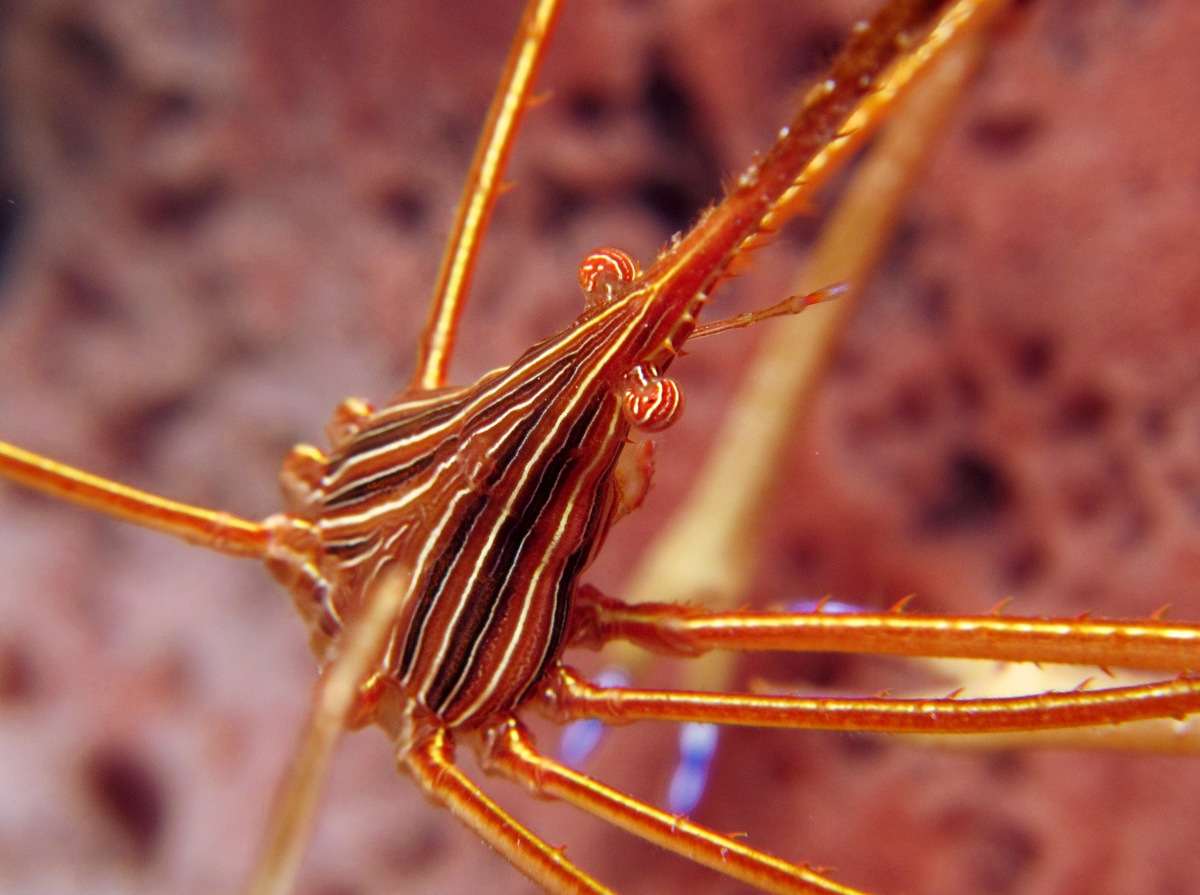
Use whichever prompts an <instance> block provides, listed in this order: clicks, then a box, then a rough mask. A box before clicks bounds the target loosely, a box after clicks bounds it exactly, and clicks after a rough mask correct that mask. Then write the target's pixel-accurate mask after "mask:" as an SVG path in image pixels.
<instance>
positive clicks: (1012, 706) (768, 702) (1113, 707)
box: [543, 668, 1200, 734]
mask: <svg viewBox="0 0 1200 895" xmlns="http://www.w3.org/2000/svg"><path fill="white" fill-rule="evenodd" d="M543 699H544V704H545V706H546V708H547V710H548V711H549V712H550V713H551V714H552V715H553V716H554V717H557V718H561V719H563V720H569V721H575V720H578V719H580V718H599V719H601V720H603V721H608V722H610V723H621V722H625V721H636V720H649V719H654V720H658V721H690V722H703V723H710V724H737V725H746V726H751V727H791V728H802V729H805V730H864V731H875V732H878V733H947V734H955V733H998V732H1008V731H1019V730H1052V729H1054V728H1067V727H1090V726H1095V725H1101V724H1121V723H1124V722H1128V721H1139V720H1143V719H1147V718H1182V717H1184V716H1186V715H1189V714H1193V713H1195V712H1200V678H1181V679H1179V680H1175V681H1166V682H1163V683H1159V684H1146V685H1143V686H1135V687H1113V688H1110V689H1107V690H1095V691H1091V690H1075V691H1071V692H1069V693H1044V694H1040V695H1036V696H1017V697H1009V698H1002V699H952V698H941V699H882V698H867V699H837V698H830V697H798V696H797V697H791V696H750V695H726V694H723V693H687V692H681V691H678V690H635V689H630V688H627V687H596V686H593V685H592V684H589V683H588V682H587V681H585V680H583V679H582V678H580V677H579V676H577V675H576V674H574V673H573V672H572V671H570V670H569V669H566V668H561V669H559V671H558V672H557V673H556V674H554V675H552V677H551V681H550V682H549V684H548V685H547V687H546V689H545V691H544V693H543Z"/></svg>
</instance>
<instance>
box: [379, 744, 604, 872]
mask: <svg viewBox="0 0 1200 895" xmlns="http://www.w3.org/2000/svg"><path fill="white" fill-rule="evenodd" d="M400 763H401V766H402V767H403V768H405V769H407V770H408V771H409V772H410V773H411V774H412V775H413V777H414V778H415V779H416V781H417V782H418V783H419V784H420V785H421V787H422V788H423V789H424V790H425V794H426V795H427V796H429V797H430V798H431V799H432V800H433V801H435V802H437V803H438V804H441V805H444V806H445V807H446V808H449V809H450V812H451V813H452V814H453V815H454V816H455V817H457V818H458V819H459V820H460V821H462V822H463V823H464V824H466V825H467V826H468V827H470V828H471V829H472V830H474V831H475V832H476V833H478V834H479V835H480V836H481V837H482V838H483V839H484V840H485V841H486V842H487V843H488V844H489V845H490V846H491V847H492V848H494V849H495V850H496V851H497V852H499V853H500V854H501V855H502V856H503V857H504V858H506V859H507V860H508V862H509V863H510V864H512V865H513V866H514V867H516V868H517V869H518V870H520V871H521V872H522V873H524V874H525V875H526V876H528V877H529V878H530V879H531V880H533V881H534V882H535V883H537V884H538V885H539V886H541V887H542V888H543V889H545V890H546V891H547V892H549V893H552V895H576V893H593V895H611V892H610V890H609V889H606V888H605V887H604V886H602V885H600V884H599V883H598V882H596V881H595V880H593V879H592V878H591V877H589V876H588V875H587V874H585V873H584V872H583V871H582V870H580V869H579V868H578V867H576V866H575V865H574V864H572V863H571V862H570V861H568V860H567V859H566V858H565V857H564V856H563V852H562V849H557V848H551V847H550V846H549V845H547V844H546V843H545V842H543V841H542V840H541V839H539V838H538V837H537V836H535V835H534V834H533V833H531V832H529V830H527V829H525V827H523V826H521V825H520V824H519V823H517V822H516V821H515V820H513V819H512V818H511V817H510V816H509V815H508V814H506V813H505V812H504V811H503V810H502V809H501V808H500V807H499V806H498V805H497V804H496V803H495V802H493V801H492V800H491V799H489V798H488V797H487V796H486V795H484V793H483V792H482V791H481V790H480V789H479V787H477V786H476V785H475V784H474V783H472V782H471V781H470V780H469V779H468V778H467V776H466V775H465V774H464V773H463V772H462V771H461V770H459V769H458V767H457V765H455V764H454V745H453V742H452V740H451V737H450V732H449V731H448V730H446V728H444V727H439V728H435V729H434V730H433V731H431V732H430V733H429V734H427V735H425V736H423V737H418V738H417V740H416V742H415V743H414V744H413V746H412V748H411V749H409V750H406V751H405V752H403V753H402V754H401V756H400Z"/></svg>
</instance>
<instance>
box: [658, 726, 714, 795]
mask: <svg viewBox="0 0 1200 895" xmlns="http://www.w3.org/2000/svg"><path fill="white" fill-rule="evenodd" d="M716 751H717V725H715V724H697V723H695V722H689V723H687V724H684V725H683V727H682V728H680V730H679V766H678V767H676V768H675V774H674V776H672V777H671V787H670V789H669V790H668V791H667V810H669V811H670V812H671V813H672V814H691V813H692V811H694V810H695V808H696V806H697V805H698V804H699V803H700V798H701V796H703V795H704V787H705V785H706V784H707V783H708V771H709V768H710V767H711V765H712V759H713V755H714V754H715V753H716Z"/></svg>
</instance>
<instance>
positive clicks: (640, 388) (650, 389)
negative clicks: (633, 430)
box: [621, 367, 683, 432]
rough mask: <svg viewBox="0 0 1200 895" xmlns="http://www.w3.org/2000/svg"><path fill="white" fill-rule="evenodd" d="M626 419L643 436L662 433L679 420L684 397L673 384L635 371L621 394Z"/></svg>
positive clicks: (637, 370)
mask: <svg viewBox="0 0 1200 895" xmlns="http://www.w3.org/2000/svg"><path fill="white" fill-rule="evenodd" d="M621 406H622V409H623V410H624V412H625V418H626V419H628V420H629V422H631V423H632V424H633V425H634V426H636V427H637V428H638V429H641V430H642V431H643V432H659V431H661V430H663V429H665V428H667V427H668V426H670V425H671V424H672V423H674V422H675V420H677V419H679V414H680V413H682V412H683V393H682V392H681V391H680V390H679V386H678V385H676V384H675V382H674V381H673V380H670V379H662V378H659V377H658V376H655V375H649V374H647V373H646V372H645V371H644V370H643V369H642V368H640V367H638V368H636V369H635V370H634V371H633V372H632V373H631V374H630V375H629V377H628V378H627V379H626V381H625V385H624V391H623V392H622V394H621Z"/></svg>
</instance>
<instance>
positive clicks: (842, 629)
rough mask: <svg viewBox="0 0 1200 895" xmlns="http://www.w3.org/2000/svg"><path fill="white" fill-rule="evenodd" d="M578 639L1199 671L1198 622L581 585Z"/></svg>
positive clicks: (689, 648) (669, 648) (683, 650)
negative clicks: (715, 598) (733, 601)
mask: <svg viewBox="0 0 1200 895" xmlns="http://www.w3.org/2000/svg"><path fill="white" fill-rule="evenodd" d="M575 613H576V614H575V616H574V624H575V626H576V627H575V631H574V638H575V642H576V643H578V644H581V645H588V646H601V645H603V644H605V643H608V642H609V641H612V640H627V641H630V642H631V643H634V644H636V645H638V646H641V647H644V648H646V649H651V650H656V651H659V652H667V653H675V654H680V655H685V656H689V655H692V656H694V655H698V654H700V653H703V652H706V651H707V650H710V649H727V650H745V651H754V650H789V651H799V650H808V651H821V652H856V653H876V654H883V655H893V656H938V657H945V658H962V659H993V660H997V661H1003V662H1062V663H1069V664H1073V665H1099V666H1120V667H1124V668H1144V669H1154V670H1161V671H1185V670H1189V669H1200V625H1195V624H1185V623H1172V622H1163V621H1157V620H1148V621H1136V622H1118V621H1092V620H1089V619H1024V618H1003V617H1000V616H995V615H987V616H978V617H971V616H951V617H939V616H919V615H906V614H902V613H899V612H888V613H862V614H845V615H843V614H836V615H835V614H832V613H830V614H824V613H820V612H815V613H808V614H798V615H792V614H784V613H775V614H772V613H749V612H747V613H710V612H705V611H704V610H700V609H696V608H694V607H690V606H684V605H679V604H675V603H638V604H634V605H629V604H626V603H622V602H620V601H619V600H614V599H611V598H609V597H605V596H603V595H602V594H600V593H599V592H598V591H596V590H595V589H594V588H590V587H583V588H580V593H579V600H578V603H577V605H576V608H575Z"/></svg>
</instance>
